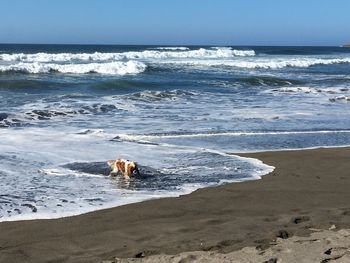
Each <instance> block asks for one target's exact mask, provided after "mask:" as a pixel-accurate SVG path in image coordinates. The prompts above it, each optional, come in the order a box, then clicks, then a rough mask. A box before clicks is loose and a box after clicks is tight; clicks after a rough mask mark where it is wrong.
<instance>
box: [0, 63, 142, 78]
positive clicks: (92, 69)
mask: <svg viewBox="0 0 350 263" xmlns="http://www.w3.org/2000/svg"><path fill="white" fill-rule="evenodd" d="M146 68H147V66H146V65H145V64H144V63H142V62H139V61H132V60H131V61H128V62H121V61H115V62H108V63H87V64H53V63H48V64H46V63H40V62H33V63H23V62H20V63H16V64H12V65H0V72H7V71H19V72H26V73H33V74H37V73H49V72H52V71H57V72H60V73H72V74H85V73H100V74H111V75H125V74H137V73H141V72H143V71H145V69H146Z"/></svg>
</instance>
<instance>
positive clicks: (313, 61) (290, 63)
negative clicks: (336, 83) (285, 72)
mask: <svg viewBox="0 0 350 263" xmlns="http://www.w3.org/2000/svg"><path fill="white" fill-rule="evenodd" d="M164 63H169V64H179V65H188V66H199V67H217V66H227V67H237V68H247V69H281V68H287V67H301V68H306V67H310V66H315V65H331V64H348V63H350V57H347V58H334V59H327V58H295V59H258V60H183V61H171V62H164Z"/></svg>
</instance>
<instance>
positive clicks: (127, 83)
mask: <svg viewBox="0 0 350 263" xmlns="http://www.w3.org/2000/svg"><path fill="white" fill-rule="evenodd" d="M148 86H150V84H149V83H147V82H144V81H136V80H126V79H114V80H108V81H102V82H99V83H95V84H93V85H91V86H90V87H91V88H96V89H108V90H113V89H118V90H120V89H122V90H129V89H134V88H145V87H148Z"/></svg>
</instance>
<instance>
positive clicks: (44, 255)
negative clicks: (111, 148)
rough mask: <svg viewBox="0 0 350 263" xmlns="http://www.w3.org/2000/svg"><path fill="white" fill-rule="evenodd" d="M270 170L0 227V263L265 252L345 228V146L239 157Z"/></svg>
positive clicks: (348, 210) (348, 180)
mask: <svg viewBox="0 0 350 263" xmlns="http://www.w3.org/2000/svg"><path fill="white" fill-rule="evenodd" d="M235 155H238V156H242V157H248V158H255V159H258V160H261V161H262V162H264V163H265V164H267V165H272V166H274V167H275V170H274V171H273V172H271V173H269V174H267V175H264V176H263V177H262V179H260V180H251V181H244V182H240V183H229V184H224V185H221V186H216V187H208V188H202V189H198V190H196V191H194V192H192V193H190V194H188V195H183V196H180V197H175V198H171V197H170V198H161V199H155V200H149V201H143V202H139V203H134V204H129V205H125V206H119V207H115V208H109V209H105V210H99V211H95V212H90V213H87V214H83V215H78V216H73V217H65V218H59V219H49V220H28V221H14V222H1V223H0V233H1V235H0V261H1V262H2V261H3V262H15V261H18V260H22V261H23V262H48V261H50V260H52V261H54V260H56V261H60V262H100V261H101V260H103V259H111V258H114V257H115V256H118V257H134V256H135V255H137V254H138V253H140V252H142V253H144V255H146V256H148V255H157V254H178V253H181V252H186V251H218V252H224V253H228V252H232V251H237V250H239V249H242V248H244V247H248V246H250V247H258V248H259V249H262V250H263V249H266V248H268V247H270V246H271V244H270V243H271V241H272V240H275V239H276V237H277V236H280V235H282V236H286V235H287V237H290V236H293V235H295V236H308V235H310V234H311V233H312V230H310V228H317V229H329V228H330V227H331V226H333V225H335V226H336V228H337V229H342V228H350V220H349V219H350V217H349V216H350V203H349V201H348V200H350V193H349V191H348V189H350V188H349V187H350V176H349V174H348V173H347V171H349V168H350V162H348V159H349V156H350V148H348V147H345V148H344V147H337V148H318V149H312V150H293V151H290V150H289V151H287V150H286V151H275V152H272V151H267V152H257V153H238V154H235Z"/></svg>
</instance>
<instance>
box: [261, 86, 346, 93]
mask: <svg viewBox="0 0 350 263" xmlns="http://www.w3.org/2000/svg"><path fill="white" fill-rule="evenodd" d="M275 92H278V93H292V94H293V93H305V94H338V93H344V92H345V93H347V92H350V89H349V88H347V87H329V88H315V87H282V88H277V89H268V90H265V91H263V92H262V93H275Z"/></svg>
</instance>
